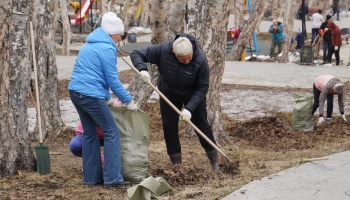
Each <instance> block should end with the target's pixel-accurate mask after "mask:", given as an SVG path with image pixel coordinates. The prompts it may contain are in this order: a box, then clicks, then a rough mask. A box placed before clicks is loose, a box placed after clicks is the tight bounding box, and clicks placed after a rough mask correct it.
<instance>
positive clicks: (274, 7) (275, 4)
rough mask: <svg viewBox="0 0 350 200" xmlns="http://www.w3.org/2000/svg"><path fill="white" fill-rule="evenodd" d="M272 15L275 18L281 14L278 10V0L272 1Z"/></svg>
mask: <svg viewBox="0 0 350 200" xmlns="http://www.w3.org/2000/svg"><path fill="white" fill-rule="evenodd" d="M272 16H273V17H274V18H277V17H278V16H279V12H278V0H273V1H272Z"/></svg>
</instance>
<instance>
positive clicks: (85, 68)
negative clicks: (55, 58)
mask: <svg viewBox="0 0 350 200" xmlns="http://www.w3.org/2000/svg"><path fill="white" fill-rule="evenodd" d="M116 55H117V47H116V45H115V44H114V42H113V40H112V38H111V37H110V36H109V35H108V34H107V33H106V32H105V31H103V30H102V29H101V28H98V29H96V30H95V31H93V32H92V33H91V34H89V35H88V37H87V39H86V43H85V44H84V45H83V46H82V48H81V49H80V51H79V54H78V57H77V60H76V61H75V64H74V69H73V73H72V76H71V79H70V82H69V85H68V89H69V90H72V91H75V92H78V93H80V94H83V95H86V96H89V97H94V98H97V99H109V98H111V94H110V92H109V88H110V89H111V90H112V92H113V93H114V94H115V95H116V96H117V97H118V98H119V100H120V101H121V102H123V103H128V102H130V101H131V100H132V97H131V96H130V94H129V93H128V92H127V91H126V90H125V88H124V87H123V85H122V84H121V82H120V81H119V78H118V72H117V67H116V64H117V56H116Z"/></svg>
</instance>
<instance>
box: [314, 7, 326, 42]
mask: <svg viewBox="0 0 350 200" xmlns="http://www.w3.org/2000/svg"><path fill="white" fill-rule="evenodd" d="M323 22H324V19H323V16H322V10H321V9H318V10H317V12H316V13H314V14H313V15H312V32H311V33H312V37H311V44H313V42H314V41H315V39H316V38H317V36H318V35H319V30H320V27H321V25H322V23H323ZM317 41H318V39H317V40H316V43H317Z"/></svg>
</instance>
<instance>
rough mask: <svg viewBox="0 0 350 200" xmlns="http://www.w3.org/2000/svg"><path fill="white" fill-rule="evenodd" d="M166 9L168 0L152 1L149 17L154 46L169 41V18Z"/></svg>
mask: <svg viewBox="0 0 350 200" xmlns="http://www.w3.org/2000/svg"><path fill="white" fill-rule="evenodd" d="M165 8H166V0H150V6H149V16H150V20H151V21H150V26H151V29H152V34H153V35H152V43H153V44H159V43H161V42H164V41H166V40H167V39H168V34H169V32H168V18H167V15H166V10H165Z"/></svg>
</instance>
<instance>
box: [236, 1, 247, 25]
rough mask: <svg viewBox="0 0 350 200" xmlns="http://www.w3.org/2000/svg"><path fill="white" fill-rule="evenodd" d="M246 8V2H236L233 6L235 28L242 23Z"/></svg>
mask: <svg viewBox="0 0 350 200" xmlns="http://www.w3.org/2000/svg"><path fill="white" fill-rule="evenodd" d="M246 7H247V4H246V0H236V5H235V26H236V28H238V27H239V26H240V25H241V24H242V23H243V22H244V15H245V14H246V13H245V9H246Z"/></svg>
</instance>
